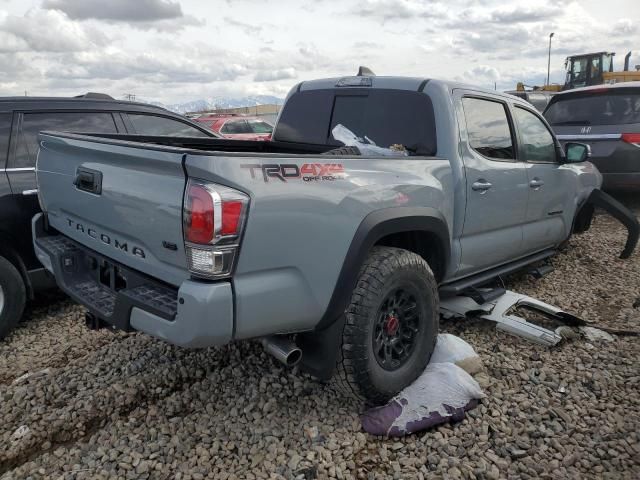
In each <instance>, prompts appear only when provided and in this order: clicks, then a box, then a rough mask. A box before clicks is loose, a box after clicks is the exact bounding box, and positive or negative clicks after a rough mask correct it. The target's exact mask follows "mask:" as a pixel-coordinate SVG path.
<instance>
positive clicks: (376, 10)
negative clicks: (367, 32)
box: [352, 0, 443, 22]
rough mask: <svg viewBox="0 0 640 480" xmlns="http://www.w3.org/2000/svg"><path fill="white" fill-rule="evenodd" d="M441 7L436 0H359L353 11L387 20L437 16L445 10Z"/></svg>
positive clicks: (356, 13) (362, 15)
mask: <svg viewBox="0 0 640 480" xmlns="http://www.w3.org/2000/svg"><path fill="white" fill-rule="evenodd" d="M440 7H441V6H440V4H438V3H436V2H424V1H418V0H364V1H362V2H358V5H357V6H356V7H354V8H353V10H352V13H353V14H355V15H357V16H361V17H371V18H375V19H378V20H381V21H383V22H385V21H387V20H409V19H413V18H418V17H421V18H427V17H435V16H438V15H439V14H440V13H442V12H443V11H442V9H441V8H440Z"/></svg>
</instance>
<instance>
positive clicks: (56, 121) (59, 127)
mask: <svg viewBox="0 0 640 480" xmlns="http://www.w3.org/2000/svg"><path fill="white" fill-rule="evenodd" d="M43 130H52V131H57V132H73V133H118V130H117V129H116V124H115V122H114V120H113V116H112V115H111V113H110V112H43V113H28V112H27V113H24V114H23V118H22V128H21V129H20V133H19V135H18V143H17V145H16V150H15V152H16V153H15V157H14V159H13V162H12V163H13V164H12V165H11V167H14V168H30V167H34V166H35V164H36V155H37V153H38V133H40V132H41V131H43Z"/></svg>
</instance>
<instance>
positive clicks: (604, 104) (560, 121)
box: [544, 88, 640, 125]
mask: <svg viewBox="0 0 640 480" xmlns="http://www.w3.org/2000/svg"><path fill="white" fill-rule="evenodd" d="M544 116H545V118H546V119H547V121H548V122H549V123H550V124H551V125H623V124H627V123H640V90H637V89H633V90H632V89H626V88H625V89H622V88H620V89H617V90H616V91H614V90H609V91H607V92H599V93H591V92H585V93H579V94H574V95H571V94H569V95H561V96H557V97H555V98H554V99H553V100H552V101H551V103H550V104H549V107H548V108H547V110H546V111H545V112H544Z"/></svg>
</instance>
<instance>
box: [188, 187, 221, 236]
mask: <svg viewBox="0 0 640 480" xmlns="http://www.w3.org/2000/svg"><path fill="white" fill-rule="evenodd" d="M213 202H214V199H213V197H212V196H211V194H210V193H209V191H207V189H206V188H205V187H204V186H203V185H198V184H191V185H189V188H188V189H187V198H186V201H185V224H184V226H185V228H184V238H185V240H186V241H187V242H193V243H210V242H211V241H212V240H213V237H214V234H215V230H214V226H213V217H214V207H213Z"/></svg>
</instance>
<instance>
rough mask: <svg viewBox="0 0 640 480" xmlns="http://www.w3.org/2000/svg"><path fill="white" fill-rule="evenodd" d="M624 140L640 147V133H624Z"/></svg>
mask: <svg viewBox="0 0 640 480" xmlns="http://www.w3.org/2000/svg"><path fill="white" fill-rule="evenodd" d="M622 141H623V142H627V143H632V144H633V145H635V146H636V147H640V133H623V134H622Z"/></svg>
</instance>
